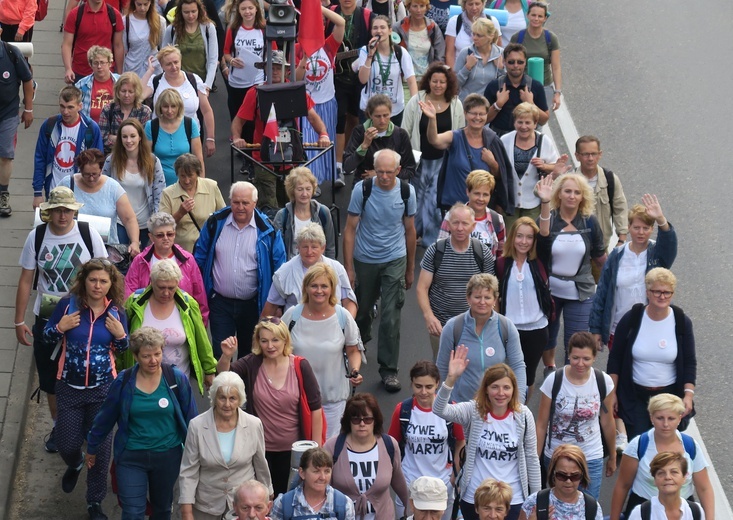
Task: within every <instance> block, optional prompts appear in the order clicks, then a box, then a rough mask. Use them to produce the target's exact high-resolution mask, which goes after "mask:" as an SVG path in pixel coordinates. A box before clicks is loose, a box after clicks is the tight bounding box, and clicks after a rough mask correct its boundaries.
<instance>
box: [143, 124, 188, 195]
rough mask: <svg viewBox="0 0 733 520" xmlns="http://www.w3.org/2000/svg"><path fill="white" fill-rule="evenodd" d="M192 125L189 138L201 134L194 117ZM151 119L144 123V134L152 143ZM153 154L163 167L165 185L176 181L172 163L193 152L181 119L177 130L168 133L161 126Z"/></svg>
mask: <svg viewBox="0 0 733 520" xmlns="http://www.w3.org/2000/svg"><path fill="white" fill-rule="evenodd" d="M192 121H193V125H192V126H191V139H193V138H195V137H200V136H201V131H200V130H199V123H198V121H196V119H195V118H194V119H192ZM151 124H152V121H148V122H147V123H145V136H146V137H147V138H148V140H149V141H150V142H151V143H152V142H153V132H152V130H151V128H150V125H151ZM153 153H154V154H155V156H156V157H157V158H158V159H160V165H161V166H162V167H163V173H165V185H166V186H170V185H172V184H175V183H176V182H178V177H176V170H175V169H174V168H173V163H175V162H176V159H178V157H180V156H181V155H183V154H184V153H193V152H192V151H191V144H190V143H189V142H188V139H186V128H185V125H184V124H183V119H181V124H180V125H178V130H176V131H175V132H173V133H172V134H169V133H168V132H166V131H165V130H163V127H161V128H160V130H159V131H158V140H157V141H156V142H155V149H154V150H153Z"/></svg>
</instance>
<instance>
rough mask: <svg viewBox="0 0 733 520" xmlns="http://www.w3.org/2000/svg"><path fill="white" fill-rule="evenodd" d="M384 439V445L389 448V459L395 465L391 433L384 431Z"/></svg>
mask: <svg viewBox="0 0 733 520" xmlns="http://www.w3.org/2000/svg"><path fill="white" fill-rule="evenodd" d="M382 441H384V447H385V448H387V455H389V460H390V462H391V463H392V465H393V466H394V444H392V437H390V436H389V434H387V433H384V432H382Z"/></svg>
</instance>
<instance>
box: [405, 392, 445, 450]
mask: <svg viewBox="0 0 733 520" xmlns="http://www.w3.org/2000/svg"><path fill="white" fill-rule="evenodd" d="M412 401H413V398H412V397H408V398H407V399H405V400H404V401H402V402H401V403H400V430H401V431H402V441H400V442H399V445H400V454H402V456H403V457H404V456H405V444H406V442H407V441H406V439H407V425H408V424H410V417H412ZM445 424H446V426H447V427H448V462H449V463H452V462H453V452H454V451H455V449H456V436H455V433H454V432H453V421H445Z"/></svg>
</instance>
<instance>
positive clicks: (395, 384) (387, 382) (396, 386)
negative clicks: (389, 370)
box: [382, 374, 402, 394]
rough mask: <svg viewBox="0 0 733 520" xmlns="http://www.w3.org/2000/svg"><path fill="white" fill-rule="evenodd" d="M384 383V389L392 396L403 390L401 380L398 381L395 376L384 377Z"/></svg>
mask: <svg viewBox="0 0 733 520" xmlns="http://www.w3.org/2000/svg"><path fill="white" fill-rule="evenodd" d="M382 383H383V384H384V389H385V390H387V392H389V393H390V394H394V393H395V392H399V391H400V390H402V385H401V384H400V380H399V379H397V376H396V375H395V374H389V375H388V376H384V377H383V378H382Z"/></svg>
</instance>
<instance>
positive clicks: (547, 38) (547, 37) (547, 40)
mask: <svg viewBox="0 0 733 520" xmlns="http://www.w3.org/2000/svg"><path fill="white" fill-rule="evenodd" d="M545 44H547V61H548V62H549V63H552V49H551V48H550V46H551V45H552V37H551V36H550V31H548V30H547V29H545Z"/></svg>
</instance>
